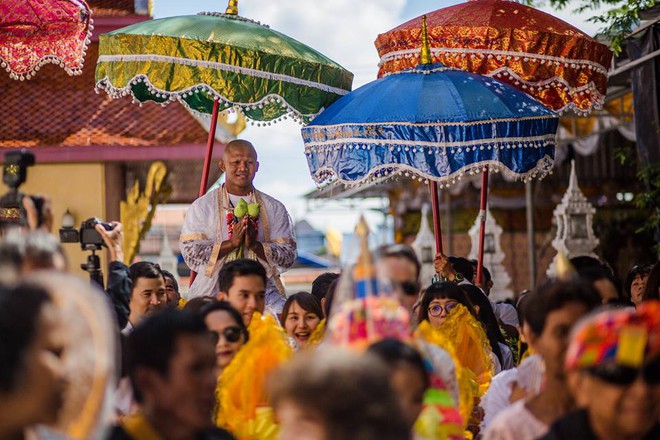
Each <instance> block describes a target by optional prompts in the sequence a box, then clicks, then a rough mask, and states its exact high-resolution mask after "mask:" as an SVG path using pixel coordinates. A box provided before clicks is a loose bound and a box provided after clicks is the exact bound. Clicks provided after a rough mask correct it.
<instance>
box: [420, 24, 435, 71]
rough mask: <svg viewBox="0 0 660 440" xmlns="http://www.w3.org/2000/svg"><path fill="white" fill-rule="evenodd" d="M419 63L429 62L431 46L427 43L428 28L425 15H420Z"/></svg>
mask: <svg viewBox="0 0 660 440" xmlns="http://www.w3.org/2000/svg"><path fill="white" fill-rule="evenodd" d="M420 61H421V64H431V62H432V61H431V46H430V45H429V30H428V27H427V26H426V15H422V55H421V60H420Z"/></svg>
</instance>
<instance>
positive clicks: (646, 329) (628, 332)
mask: <svg viewBox="0 0 660 440" xmlns="http://www.w3.org/2000/svg"><path fill="white" fill-rule="evenodd" d="M658 355H660V301H657V300H652V301H645V302H643V303H642V304H640V305H639V307H637V309H633V308H627V309H618V310H609V311H605V312H601V313H598V314H596V315H594V316H591V317H589V318H587V319H586V320H585V321H583V322H582V323H581V324H578V327H577V328H576V330H575V332H574V333H573V336H572V337H571V342H570V345H569V347H568V351H567V354H566V369H567V370H571V369H576V368H587V367H591V366H595V365H600V364H603V363H607V362H610V361H612V362H614V363H616V364H619V365H625V366H629V367H634V368H638V367H640V366H641V365H642V364H643V363H644V362H645V361H646V360H648V359H650V358H651V357H654V356H658Z"/></svg>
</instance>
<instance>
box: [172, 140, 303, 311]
mask: <svg viewBox="0 0 660 440" xmlns="http://www.w3.org/2000/svg"><path fill="white" fill-rule="evenodd" d="M220 169H221V170H222V171H223V172H224V173H225V183H224V184H223V185H222V186H221V187H219V188H217V189H215V190H213V191H211V192H209V193H207V194H205V195H204V196H202V197H200V198H199V199H197V200H195V202H194V203H193V204H192V206H191V207H190V209H189V210H188V213H187V214H186V218H185V221H184V224H183V229H182V231H181V237H179V243H180V246H181V254H182V255H183V258H184V260H185V261H186V264H187V265H188V267H190V268H191V269H192V270H194V271H195V272H197V277H196V278H195V281H194V282H193V284H192V285H191V286H190V292H189V296H188V297H189V298H194V297H197V296H212V295H214V294H215V293H216V292H218V273H219V271H220V269H221V268H222V266H223V265H224V264H225V263H227V262H229V261H232V260H235V259H238V258H249V259H252V260H256V261H259V262H260V263H261V264H262V265H263V266H264V268H265V269H266V273H267V275H268V285H267V286H266V306H268V307H269V308H270V309H272V310H273V311H275V312H276V313H281V311H282V307H283V305H284V301H285V293H284V286H283V285H282V283H281V281H280V273H281V272H282V271H284V270H286V269H288V268H289V267H291V265H292V264H293V262H294V260H295V258H296V242H295V239H294V235H293V222H292V221H291V217H290V216H289V213H288V212H287V210H286V208H285V207H284V205H283V204H282V203H280V202H279V201H277V200H275V199H274V198H273V197H271V196H269V195H267V194H264V193H262V192H261V191H257V190H256V189H255V188H254V186H253V184H252V182H253V180H254V177H255V175H256V173H257V171H258V169H259V162H258V161H257V152H256V150H255V148H254V146H253V145H252V144H251V143H250V142H248V141H245V140H235V141H232V142H230V143H229V144H227V147H226V149H225V154H224V156H223V158H222V161H221V162H220ZM240 199H243V200H245V201H246V202H247V203H256V204H259V214H258V218H257V217H256V216H248V215H245V216H243V217H242V218H236V216H235V215H234V208H235V207H236V206H237V204H238V202H239V200H240Z"/></svg>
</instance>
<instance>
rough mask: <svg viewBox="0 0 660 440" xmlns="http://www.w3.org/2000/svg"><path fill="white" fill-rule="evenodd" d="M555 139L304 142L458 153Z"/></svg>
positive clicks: (312, 147)
mask: <svg viewBox="0 0 660 440" xmlns="http://www.w3.org/2000/svg"><path fill="white" fill-rule="evenodd" d="M555 141H556V135H555V134H546V135H542V136H535V137H518V138H511V137H510V138H492V139H475V140H470V141H460V142H445V141H435V142H429V141H418V140H405V139H371V138H339V139H330V140H326V141H310V142H305V152H306V153H309V152H316V151H323V150H340V149H343V150H345V149H349V150H353V149H362V150H370V149H371V148H372V145H370V144H376V145H378V146H385V147H389V148H390V150H391V151H394V150H395V149H398V151H401V150H402V149H404V150H405V151H409V150H411V149H412V151H413V152H418V151H420V150H423V149H427V152H428V154H434V150H437V149H438V148H457V149H458V151H457V152H458V153H461V152H462V149H463V148H465V151H470V149H472V151H476V150H477V149H481V150H484V149H488V150H490V149H492V148H499V149H500V150H503V149H505V148H509V149H510V148H525V147H529V148H538V147H539V145H538V144H539V143H540V144H543V146H544V145H545V144H548V143H554V142H555Z"/></svg>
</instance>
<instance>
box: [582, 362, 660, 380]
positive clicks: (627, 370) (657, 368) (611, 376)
mask: <svg viewBox="0 0 660 440" xmlns="http://www.w3.org/2000/svg"><path fill="white" fill-rule="evenodd" d="M587 372H588V373H589V374H591V375H592V376H595V377H597V378H598V379H600V380H602V381H603V382H607V383H609V384H612V385H620V386H627V385H630V384H632V383H633V382H635V381H636V380H637V378H638V377H639V376H640V375H641V376H642V379H644V382H646V383H647V384H648V385H658V384H660V358H656V359H654V360H652V361H651V362H649V363H647V364H646V365H644V366H643V367H642V368H633V367H626V366H624V365H618V364H609V365H599V366H596V367H591V368H587Z"/></svg>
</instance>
